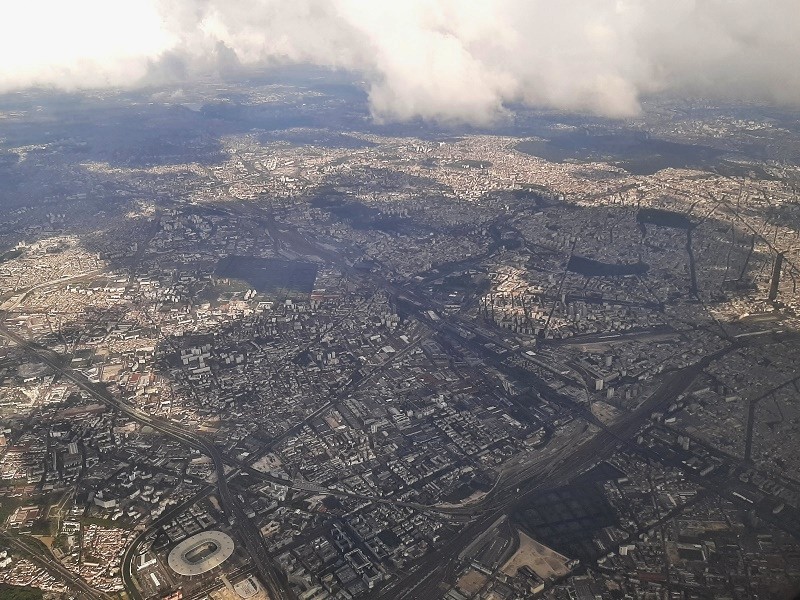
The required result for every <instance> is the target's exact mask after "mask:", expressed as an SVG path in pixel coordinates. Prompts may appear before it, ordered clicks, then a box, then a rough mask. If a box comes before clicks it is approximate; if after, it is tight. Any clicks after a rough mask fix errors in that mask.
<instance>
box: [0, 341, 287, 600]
mask: <svg viewBox="0 0 800 600" xmlns="http://www.w3.org/2000/svg"><path fill="white" fill-rule="evenodd" d="M0 335H2V336H3V337H5V338H7V339H8V340H11V341H12V342H14V343H15V344H17V346H19V347H20V348H22V349H23V350H25V351H26V352H28V353H29V354H32V355H34V356H35V357H37V358H38V359H39V360H41V361H42V362H43V363H45V364H46V365H48V366H49V367H50V368H51V369H53V370H54V371H56V372H57V373H59V374H60V375H61V376H62V377H64V378H65V379H69V380H70V381H72V382H73V383H74V384H75V385H76V386H78V388H80V389H81V390H83V391H85V392H86V393H87V394H89V395H91V396H92V397H94V398H95V399H97V400H100V401H101V402H104V403H105V404H107V405H108V406H110V407H112V408H115V409H117V410H119V411H120V412H121V413H123V414H125V415H126V416H128V417H130V418H131V419H134V420H135V421H138V422H139V423H141V424H143V425H148V426H150V427H152V428H153V429H154V430H156V431H159V432H161V433H163V434H165V435H167V436H168V437H171V438H172V439H174V440H177V441H179V442H181V443H182V444H185V445H187V446H190V447H192V448H195V449H197V450H199V451H200V452H202V453H203V454H205V455H206V456H208V457H210V458H211V460H212V461H213V463H214V471H215V473H216V476H217V493H218V495H219V498H220V503H221V505H222V509H223V512H224V513H225V514H226V516H227V517H228V519H229V521H230V522H231V525H232V526H233V527H234V528H235V530H236V532H237V533H238V534H239V537H240V538H241V540H242V541H243V542H244V545H245V549H246V550H247V552H248V554H249V555H250V558H251V559H252V561H253V565H254V566H255V568H256V571H257V572H258V574H259V576H260V577H261V578H262V580H263V582H264V584H265V587H266V589H267V591H268V592H269V594H270V597H271V598H272V600H293V598H294V594H293V593H292V592H291V590H289V589H288V587H287V586H286V584H285V580H284V578H283V575H282V573H281V571H280V569H279V568H278V567H277V566H275V565H274V563H273V562H272V560H271V559H270V557H269V555H268V553H267V550H266V547H265V545H264V540H263V538H262V537H261V534H260V532H259V531H258V529H257V528H256V527H253V526H251V525H250V523H249V519H248V518H247V515H246V514H245V511H244V509H243V508H242V506H241V503H240V502H239V499H238V498H236V497H235V496H234V495H233V494H232V493H231V491H230V488H229V487H228V481H227V477H226V475H225V469H224V460H223V456H222V453H221V452H220V451H219V449H218V448H217V447H216V446H215V445H214V444H212V443H211V442H210V441H209V440H208V439H206V438H205V437H203V436H201V435H200V434H198V433H196V432H192V431H189V430H187V429H186V428H184V427H183V426H181V425H179V424H176V423H172V422H170V421H167V420H164V419H157V418H155V417H152V416H150V415H148V414H147V413H144V412H142V411H140V410H138V409H136V408H134V407H133V406H130V405H129V404H127V403H125V402H123V401H121V400H119V399H117V398H115V397H114V396H113V395H112V394H111V393H110V392H109V391H108V390H107V389H106V388H105V387H103V386H101V385H99V384H96V383H93V382H91V381H89V379H88V378H86V376H84V375H83V374H82V373H80V372H78V371H76V370H74V369H72V368H69V367H66V366H65V363H66V361H64V360H63V359H62V358H61V356H60V355H59V354H58V353H56V352H54V351H52V350H50V349H48V348H45V347H43V346H41V345H39V344H36V343H34V342H31V341H29V340H26V339H25V338H23V337H22V336H20V335H19V334H17V333H15V332H13V331H11V330H10V329H8V328H7V327H5V326H2V325H0Z"/></svg>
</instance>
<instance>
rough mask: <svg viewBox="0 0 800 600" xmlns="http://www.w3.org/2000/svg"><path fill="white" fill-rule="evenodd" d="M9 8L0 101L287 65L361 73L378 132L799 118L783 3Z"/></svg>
mask: <svg viewBox="0 0 800 600" xmlns="http://www.w3.org/2000/svg"><path fill="white" fill-rule="evenodd" d="M9 3H10V4H11V8H10V9H4V10H5V11H6V13H7V14H8V15H9V16H10V17H11V18H7V19H4V20H3V22H2V24H0V40H2V41H0V52H2V55H3V56H4V61H3V64H2V66H0V89H6V90H8V89H17V88H21V87H26V86H31V85H54V86H58V87H68V88H80V87H90V86H130V85H136V84H142V83H150V84H152V83H154V82H155V83H168V82H170V81H172V80H176V79H185V78H190V77H191V76H193V74H197V73H201V72H202V73H205V72H220V73H223V74H230V73H231V72H236V70H237V69H247V68H248V67H263V66H269V65H271V64H279V63H280V64H283V63H287V62H288V63H310V64H316V65H320V66H325V67H331V68H337V69H347V70H352V71H354V72H357V73H360V74H362V75H363V77H364V79H365V81H366V82H367V86H368V91H369V97H370V106H371V110H372V113H373V116H374V117H375V118H376V119H378V120H395V119H401V120H402V119H410V118H416V117H422V118H425V119H431V120H438V121H466V122H471V123H487V122H491V121H492V120H494V119H497V118H500V117H502V116H503V115H504V114H505V113H506V111H507V109H506V107H507V106H509V105H511V104H514V103H525V104H528V105H532V106H541V107H553V108H559V109H564V110H570V111H583V112H590V113H594V114H598V115H604V116H610V117H630V116H634V115H636V114H637V113H638V111H639V109H640V101H641V98H642V97H644V96H647V95H649V94H654V93H659V92H668V93H673V94H693V95H695V94H696V95H703V96H709V97H715V98H725V99H739V100H761V101H768V102H776V103H785V104H792V105H800V73H798V71H797V70H796V65H797V64H800V36H798V35H797V23H800V2H797V0H769V2H768V3H765V2H764V0H670V1H669V2H665V1H664V0H559V1H558V2H553V1H552V0H469V1H465V0H114V1H113V2H112V1H108V0H102V1H101V0H73V2H70V3H65V2H61V1H60V0H48V1H46V0H24V1H23V0H9ZM5 57H10V58H5Z"/></svg>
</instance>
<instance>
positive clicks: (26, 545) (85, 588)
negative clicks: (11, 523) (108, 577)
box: [0, 533, 111, 600]
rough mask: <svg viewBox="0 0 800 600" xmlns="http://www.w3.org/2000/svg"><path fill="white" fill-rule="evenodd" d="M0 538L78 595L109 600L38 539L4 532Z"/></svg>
mask: <svg viewBox="0 0 800 600" xmlns="http://www.w3.org/2000/svg"><path fill="white" fill-rule="evenodd" d="M0 540H2V542H3V543H4V544H7V545H8V546H10V547H11V548H12V549H14V550H16V551H17V552H19V553H21V554H24V555H26V556H27V557H28V560H30V561H31V562H34V563H36V564H37V565H39V566H40V567H42V568H43V569H44V570H45V571H48V572H49V573H50V574H52V575H54V576H55V577H56V578H58V579H60V580H62V581H63V582H64V583H66V584H67V585H68V586H69V587H70V588H72V590H74V592H75V593H76V594H78V596H79V597H81V598H88V599H89V600H111V596H110V595H109V594H106V593H105V592H101V591H100V590H96V589H94V588H93V587H92V586H90V585H89V584H88V583H86V581H84V580H83V579H82V578H81V577H79V576H78V575H76V574H75V573H73V572H72V571H70V570H69V569H67V568H66V567H65V566H64V565H62V564H61V561H59V560H58V559H57V558H56V557H55V556H53V555H52V553H51V552H50V549H49V548H47V546H45V545H44V544H43V543H42V542H40V541H39V540H37V539H35V538H29V537H25V538H23V537H17V536H13V535H8V534H6V533H0Z"/></svg>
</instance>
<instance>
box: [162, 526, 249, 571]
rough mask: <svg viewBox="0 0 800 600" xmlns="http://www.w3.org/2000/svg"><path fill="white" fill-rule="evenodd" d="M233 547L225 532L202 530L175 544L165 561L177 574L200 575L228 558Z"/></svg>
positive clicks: (231, 540) (229, 537)
mask: <svg viewBox="0 0 800 600" xmlns="http://www.w3.org/2000/svg"><path fill="white" fill-rule="evenodd" d="M233 548H234V545H233V539H232V538H231V536H229V535H228V534H227V533H223V532H222V531H204V532H202V533H198V534H197V535H193V536H192V537H190V538H186V539H185V540H183V541H182V542H181V543H180V544H178V545H177V546H175V547H174V548H173V549H172V552H170V553H169V557H168V558H167V563H168V564H169V566H170V568H171V569H172V570H173V571H175V572H176V573H177V574H178V575H184V576H186V577H192V576H194V575H201V574H203V573H205V572H207V571H210V570H211V569H213V568H215V567H218V566H220V565H221V564H222V563H224V562H225V561H226V560H228V559H229V558H230V556H231V554H233Z"/></svg>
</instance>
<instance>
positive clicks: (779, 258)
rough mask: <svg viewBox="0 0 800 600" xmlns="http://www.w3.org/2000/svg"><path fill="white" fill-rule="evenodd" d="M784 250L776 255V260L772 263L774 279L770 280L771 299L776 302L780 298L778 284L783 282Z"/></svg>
mask: <svg viewBox="0 0 800 600" xmlns="http://www.w3.org/2000/svg"><path fill="white" fill-rule="evenodd" d="M783 255H784V253H783V252H778V254H776V255H775V262H774V263H773V264H772V279H771V280H770V282H769V301H770V302H775V300H777V298H778V286H779V285H780V283H781V268H782V267H783Z"/></svg>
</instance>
